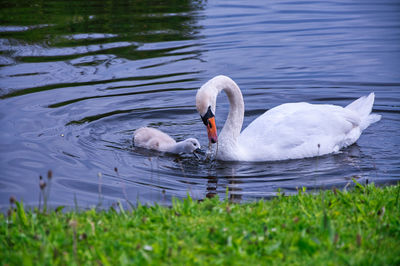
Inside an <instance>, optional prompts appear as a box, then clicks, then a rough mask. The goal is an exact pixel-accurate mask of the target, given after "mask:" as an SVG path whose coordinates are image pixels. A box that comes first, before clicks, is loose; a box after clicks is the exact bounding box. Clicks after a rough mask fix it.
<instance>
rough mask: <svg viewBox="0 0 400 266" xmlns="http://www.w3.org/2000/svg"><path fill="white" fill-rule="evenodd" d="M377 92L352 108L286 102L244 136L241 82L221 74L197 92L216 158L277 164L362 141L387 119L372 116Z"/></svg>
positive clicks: (245, 131) (198, 102)
mask: <svg viewBox="0 0 400 266" xmlns="http://www.w3.org/2000/svg"><path fill="white" fill-rule="evenodd" d="M221 91H225V93H226V95H227V96H228V99H229V103H230V109H229V114H228V118H227V120H226V122H225V125H224V126H223V128H222V131H221V133H220V134H219V136H217V128H216V126H215V117H214V114H215V106H216V100H217V95H218V94H219V93H220V92H221ZM374 97H375V96H374V93H371V94H369V95H368V96H367V97H365V96H364V97H361V98H359V99H358V100H356V101H354V102H352V103H350V104H349V105H347V106H346V107H344V108H343V107H341V106H336V105H331V104H309V103H305V102H299V103H286V104H282V105H279V106H277V107H274V108H272V109H270V110H268V111H267V112H265V113H264V114H262V115H261V116H259V117H258V118H256V119H255V120H254V121H253V122H252V123H251V124H250V125H249V126H248V127H247V128H246V129H244V130H243V132H242V133H240V131H241V128H242V124H243V116H244V103H243V96H242V93H241V91H240V89H239V87H238V85H236V83H235V82H234V81H233V80H232V79H230V78H229V77H226V76H216V77H214V78H212V79H211V80H209V81H208V82H207V83H205V84H204V85H203V86H201V88H200V89H199V90H198V91H197V94H196V108H197V111H198V112H199V114H200V116H201V118H202V120H203V123H204V124H205V125H206V127H207V133H208V139H209V142H210V143H216V142H217V145H218V148H217V155H216V158H217V159H219V160H223V161H275V160H286V159H299V158H306V157H313V156H319V155H324V154H328V153H332V152H337V151H339V150H340V149H341V148H343V147H347V146H349V145H351V144H353V143H355V142H356V141H357V139H358V138H359V137H360V135H361V132H362V131H363V130H364V129H366V128H367V127H368V126H369V125H370V124H372V123H374V122H377V121H379V120H380V118H381V116H380V115H376V114H371V110H372V105H373V103H374Z"/></svg>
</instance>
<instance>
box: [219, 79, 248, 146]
mask: <svg viewBox="0 0 400 266" xmlns="http://www.w3.org/2000/svg"><path fill="white" fill-rule="evenodd" d="M218 78H219V82H218V83H216V84H217V85H216V88H217V90H218V92H221V91H224V92H225V93H226V95H227V96H228V99H229V105H230V106H229V114H228V118H227V119H226V121H225V124H224V127H223V128H222V130H221V133H220V134H219V136H218V139H219V141H218V142H219V143H218V146H219V147H220V148H222V151H223V150H227V152H233V150H231V149H234V150H237V148H236V146H237V142H238V138H239V136H240V131H241V129H242V124H243V117H244V102H243V96H242V93H241V91H240V89H239V87H238V85H236V83H235V82H234V81H233V80H232V79H230V78H228V77H225V76H219V77H218ZM228 150H231V151H228Z"/></svg>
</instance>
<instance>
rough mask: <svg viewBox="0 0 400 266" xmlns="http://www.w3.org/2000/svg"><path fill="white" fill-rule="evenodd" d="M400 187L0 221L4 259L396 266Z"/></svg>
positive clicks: (30, 214) (399, 260) (18, 214)
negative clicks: (243, 201)
mask: <svg viewBox="0 0 400 266" xmlns="http://www.w3.org/2000/svg"><path fill="white" fill-rule="evenodd" d="M399 193H400V186H399V185H397V186H388V187H383V188H377V187H375V186H374V185H368V186H365V187H364V186H361V185H359V184H356V187H355V188H354V189H353V190H352V191H350V192H346V191H338V190H334V191H324V192H319V193H318V194H316V195H312V194H309V193H304V191H299V194H298V195H295V196H283V195H281V196H278V197H276V198H274V199H272V200H268V201H258V202H254V203H248V204H232V203H229V202H227V201H222V202H221V201H219V200H218V199H211V200H205V201H204V202H200V203H198V202H195V201H193V200H192V199H191V198H187V199H185V200H183V201H178V200H176V201H175V202H174V204H173V207H172V208H167V207H161V206H153V207H146V206H138V207H137V208H136V209H135V210H134V211H127V210H122V209H121V210H119V211H118V212H116V211H114V210H113V209H110V210H108V211H95V210H89V211H82V212H67V213H62V212H54V211H53V212H51V213H47V214H42V213H38V212H37V211H24V209H23V205H22V203H20V202H17V203H16V207H15V209H16V210H15V211H13V212H11V214H10V216H5V215H3V216H1V217H0V263H1V264H3V265H4V264H9V265H29V264H41V265H42V264H48V265H50V264H104V265H118V264H136V265H142V264H152V265H158V264H160V263H163V264H213V265H214V264H225V265H227V264H233V265H243V264H246V265H250V264H263V265H271V264H272V265H278V264H279V265H280V264H293V265H311V264H312V265H315V264H317V265H346V264H351V265H354V264H356V265H399V264H400V211H399V207H400V199H399Z"/></svg>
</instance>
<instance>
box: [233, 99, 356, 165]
mask: <svg viewBox="0 0 400 266" xmlns="http://www.w3.org/2000/svg"><path fill="white" fill-rule="evenodd" d="M359 124H360V119H359V118H358V116H357V115H356V114H355V113H354V112H352V111H350V110H346V109H345V108H342V107H340V106H335V105H313V104H308V103H288V104H283V105H280V106H277V107H275V108H273V109H271V110H269V111H267V112H265V113H264V114H263V115H261V116H260V117H258V118H257V119H255V120H254V121H253V122H252V123H251V124H250V125H249V126H248V127H247V128H246V129H245V130H243V132H242V133H241V135H240V138H239V145H240V147H241V148H242V152H243V153H245V154H248V155H249V156H250V154H251V156H258V155H257V153H256V152H254V151H259V152H258V154H260V156H262V154H267V155H268V156H272V157H273V158H266V159H274V158H282V157H283V158H282V159H285V154H283V153H287V156H288V158H289V157H290V158H301V157H309V156H315V155H321V154H326V153H330V152H333V151H335V150H338V149H340V148H341V147H343V146H347V145H350V144H352V143H353V142H354V141H355V140H357V138H358V137H359V134H358V135H357V132H355V133H354V132H352V131H353V130H354V129H357V128H358V125H359ZM358 131H359V130H358ZM353 135H354V136H353ZM354 138H355V140H353V139H354ZM350 142H351V143H350ZM264 159H265V158H264Z"/></svg>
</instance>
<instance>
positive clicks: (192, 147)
mask: <svg viewBox="0 0 400 266" xmlns="http://www.w3.org/2000/svg"><path fill="white" fill-rule="evenodd" d="M133 141H134V143H135V146H137V147H141V148H145V149H150V150H156V151H161V152H169V153H175V154H179V153H193V154H195V153H194V152H196V151H198V150H200V148H201V147H200V143H199V141H198V140H197V139H194V138H188V139H185V140H183V141H180V142H176V141H175V140H174V139H173V138H171V137H170V136H168V135H167V134H166V133H164V132H162V131H160V130H158V129H155V128H150V127H142V128H139V129H137V130H136V131H135V133H134V136H133ZM195 155H196V154H195Z"/></svg>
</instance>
